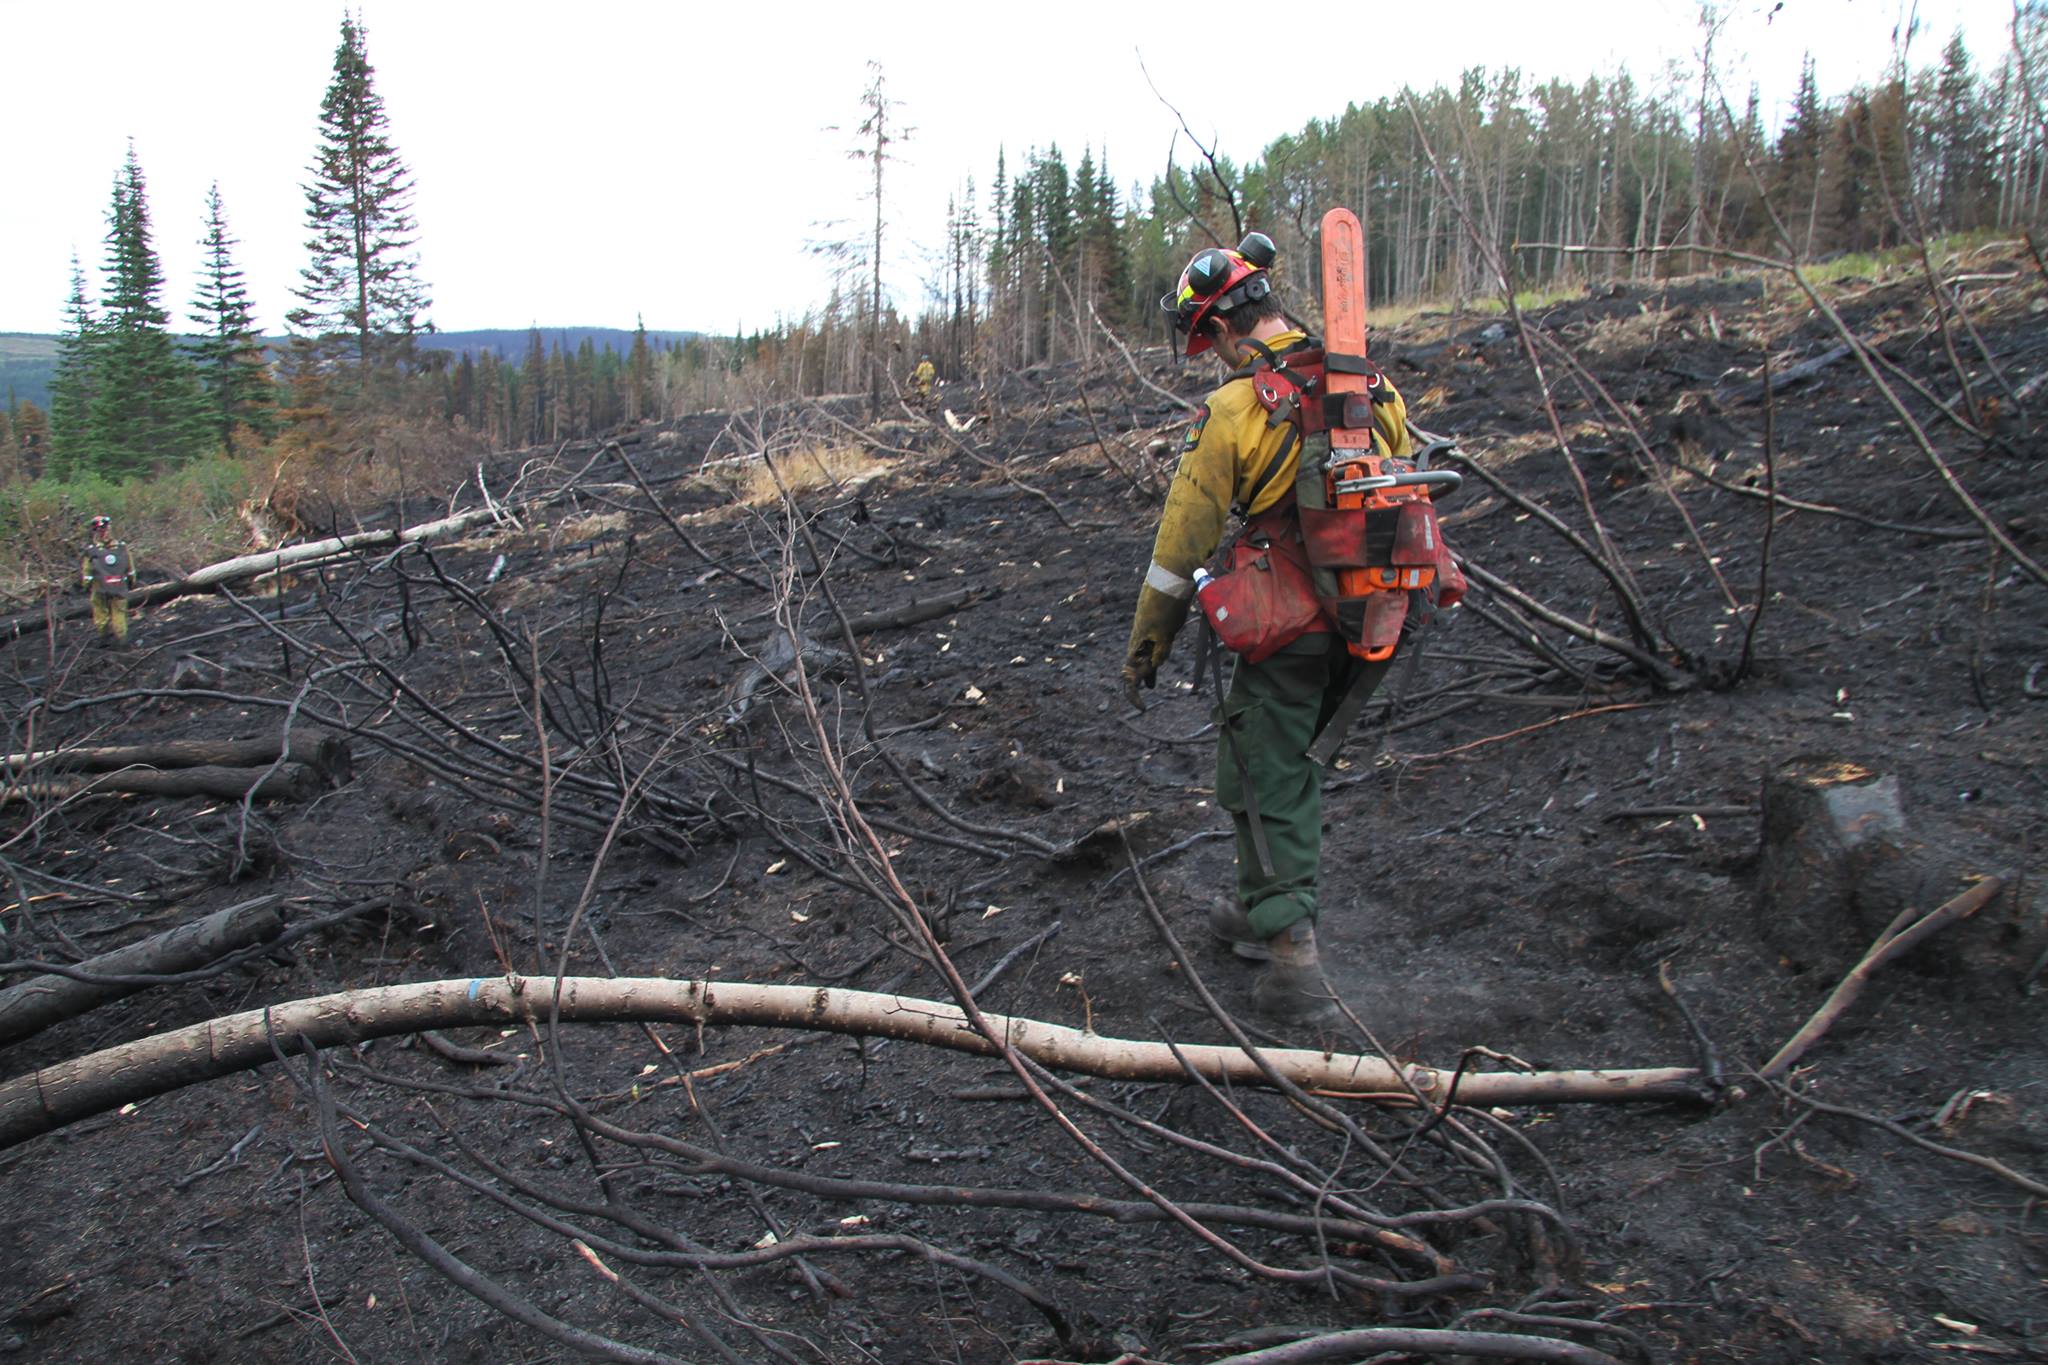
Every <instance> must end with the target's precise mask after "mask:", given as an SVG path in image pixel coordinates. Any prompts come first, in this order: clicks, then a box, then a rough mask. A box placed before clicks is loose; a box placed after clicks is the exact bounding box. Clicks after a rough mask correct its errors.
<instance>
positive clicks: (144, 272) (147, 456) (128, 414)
mask: <svg viewBox="0 0 2048 1365" xmlns="http://www.w3.org/2000/svg"><path fill="white" fill-rule="evenodd" d="M107 224H108V226H107V259H106V283H105V287H104V288H103V290H102V291H101V308H102V315H101V318H100V328H99V332H100V334H99V339H98V342H97V344H96V345H95V347H94V352H95V361H96V363H95V365H94V377H93V384H94V391H93V396H92V402H91V407H90V410H89V411H90V417H89V426H90V428H91V435H90V438H89V439H90V443H91V445H92V447H93V453H94V459H93V463H94V465H95V467H96V468H97V469H98V470H99V472H101V473H103V474H106V475H108V476H110V477H113V478H128V477H132V476H134V475H136V474H141V473H144V472H146V471H147V470H149V469H150V468H151V467H153V466H155V465H159V464H180V463H183V462H184V461H186V460H189V459H191V458H192V457H193V456H195V455H197V454H199V453H200V451H201V450H202V449H203V448H204V447H205V446H206V445H207V444H208V432H207V430H206V426H205V419H204V401H205V400H204V398H203V396H202V395H201V393H200V390H199V381H198V377H197V376H196V375H195V374H194V373H193V370H192V364H191V362H190V361H189V360H187V359H186V358H185V356H184V354H183V353H182V352H181V351H180V350H179V349H178V344H177V342H176V341H175V340H173V339H172V337H171V334H170V331H169V328H168V324H169V322H170V314H169V313H166V312H165V311H164V309H163V305H162V304H160V303H159V302H158V296H159V295H160V294H161V293H162V292H163V284H164V279H163V267H162V266H161V265H160V264H159V263H158V261H157V255H156V249H155V248H154V247H153V246H151V245H150V230H149V200H148V194H147V191H146V187H145V185H144V182H143V177H142V164H141V162H140V161H138V160H137V159H136V156H135V149H134V148H133V147H132V146H131V147H130V148H129V149H128V160H127V162H126V163H125V164H124V165H123V166H122V168H121V173H120V175H118V176H117V177H115V180H114V202H113V207H112V209H111V210H110V211H109V212H108V215H107Z"/></svg>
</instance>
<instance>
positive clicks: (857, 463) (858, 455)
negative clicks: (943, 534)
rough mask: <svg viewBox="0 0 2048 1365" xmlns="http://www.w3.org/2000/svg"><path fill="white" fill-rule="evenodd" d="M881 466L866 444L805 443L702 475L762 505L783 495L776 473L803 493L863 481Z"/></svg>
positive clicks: (737, 498) (748, 502)
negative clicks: (769, 464)
mask: <svg viewBox="0 0 2048 1365" xmlns="http://www.w3.org/2000/svg"><path fill="white" fill-rule="evenodd" d="M769 459H772V460H774V462H775V466H774V472H773V473H770V472H769V467H768V464H767V463H766V461H767V460H769ZM883 467H884V466H883V462H882V460H881V458H880V457H879V456H877V455H876V454H875V452H874V451H872V450H869V449H868V448H867V447H866V446H858V445H829V446H828V445H807V446H801V447H799V448H797V449H796V450H791V451H784V452H781V453H779V454H775V455H771V456H767V457H764V458H763V459H749V460H747V461H746V462H745V463H744V464H735V465H727V466H725V467H724V468H722V469H716V470H713V471H711V472H709V473H708V474H706V475H705V476H704V477H705V478H706V479H707V480H708V481H709V482H711V483H712V484H713V485H715V486H717V487H719V488H721V489H723V490H724V491H725V492H726V493H727V494H728V495H729V496H730V497H731V498H732V499H733V501H735V502H738V503H741V504H743V505H745V506H748V507H765V506H767V505H768V504H770V503H773V502H777V501H779V500H780V499H781V497H782V494H781V493H780V492H778V491H777V490H776V487H775V480H776V477H777V476H778V475H779V476H780V477H781V479H782V482H783V485H784V486H785V487H787V488H788V489H789V491H790V492H791V493H793V494H803V493H810V492H814V491H816V490H817V489H820V488H835V489H836V488H844V487H846V486H847V485H848V484H861V483H865V482H867V481H868V480H869V479H871V478H873V477H874V476H875V475H877V474H879V473H880V472H881V471H882V469H883Z"/></svg>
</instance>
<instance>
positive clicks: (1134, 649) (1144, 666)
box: [1123, 640, 1159, 711]
mask: <svg viewBox="0 0 2048 1365" xmlns="http://www.w3.org/2000/svg"><path fill="white" fill-rule="evenodd" d="M1123 680H1124V697H1125V699H1126V700H1128V701H1129V702H1130V704H1131V709H1132V710H1134V711H1142V710H1144V709H1145V699H1144V698H1143V697H1142V696H1140V695H1139V693H1138V689H1139V687H1140V686H1143V687H1146V688H1153V687H1157V686H1158V685H1159V665H1158V664H1157V663H1155V662H1154V661H1153V659H1152V642H1151V641H1150V640H1140V641H1138V642H1137V643H1136V644H1134V645H1132V646H1131V652H1130V656H1129V657H1128V658H1126V659H1125V660H1124V668H1123Z"/></svg>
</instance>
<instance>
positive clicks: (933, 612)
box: [847, 588, 988, 635]
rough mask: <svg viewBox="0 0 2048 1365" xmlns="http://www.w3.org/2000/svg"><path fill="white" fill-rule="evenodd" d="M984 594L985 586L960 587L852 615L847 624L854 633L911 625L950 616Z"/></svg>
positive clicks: (863, 633) (864, 633) (984, 595)
mask: <svg viewBox="0 0 2048 1365" xmlns="http://www.w3.org/2000/svg"><path fill="white" fill-rule="evenodd" d="M986 596H988V589H986V588H961V589H959V590H958V591H956V592H948V593H941V594H940V595H939V596H937V597H923V598H919V599H918V600H917V601H914V602H906V603H904V604H903V605H902V606H900V607H892V608H890V609H889V610H887V611H871V612H869V613H867V614H866V615H865V616H856V617H854V618H853V619H852V620H851V621H849V622H848V623H847V624H849V625H851V626H852V627H853V633H854V634H855V635H866V634H868V633H869V632H871V631H877V630H893V629H895V628H897V627H900V626H914V625H916V624H918V622H920V621H931V620H935V619H937V618H938V617H941V616H951V615H952V614H953V613H954V612H956V611H959V610H961V609H962V608H963V607H966V606H968V605H970V604H971V603H973V602H974V601H975V599H977V598H980V597H986Z"/></svg>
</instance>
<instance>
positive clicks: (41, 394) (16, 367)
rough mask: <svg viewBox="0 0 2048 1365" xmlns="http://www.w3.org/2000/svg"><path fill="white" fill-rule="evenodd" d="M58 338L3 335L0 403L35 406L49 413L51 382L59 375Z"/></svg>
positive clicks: (9, 333) (18, 333) (10, 333)
mask: <svg viewBox="0 0 2048 1365" xmlns="http://www.w3.org/2000/svg"><path fill="white" fill-rule="evenodd" d="M57 340H58V339H57V338H56V337H53V336H39V335H37V334H35V333H33V332H0V402H5V401H10V400H11V401H15V402H22V403H34V404H35V405H36V406H37V407H39V408H42V409H44V410H45V411H47V410H48V409H49V406H50V378H51V376H52V375H54V374H56V372H57Z"/></svg>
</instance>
